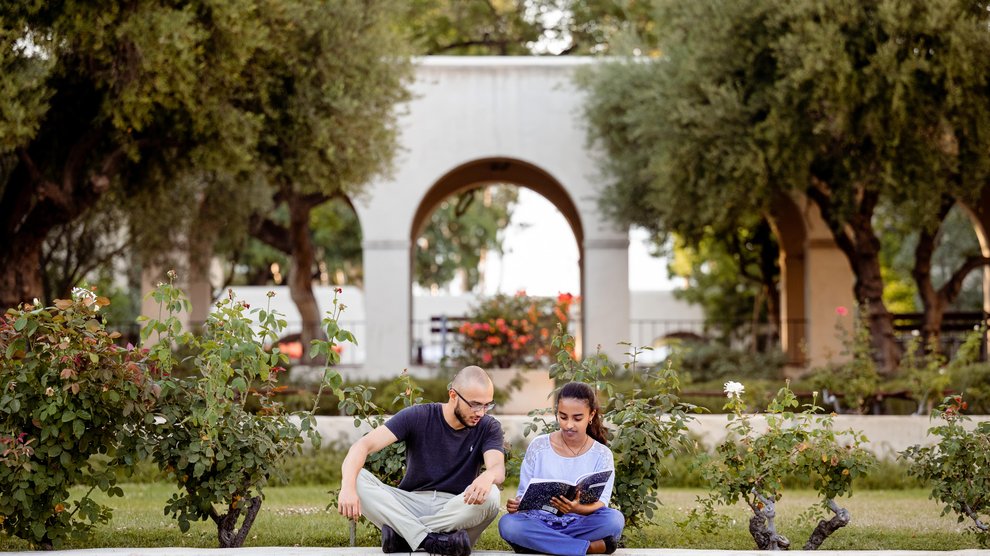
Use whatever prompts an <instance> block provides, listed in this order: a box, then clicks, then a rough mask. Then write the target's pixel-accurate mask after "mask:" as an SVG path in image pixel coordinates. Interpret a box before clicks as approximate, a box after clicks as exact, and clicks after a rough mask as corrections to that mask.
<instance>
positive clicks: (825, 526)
mask: <svg viewBox="0 0 990 556" xmlns="http://www.w3.org/2000/svg"><path fill="white" fill-rule="evenodd" d="M828 507H829V509H830V510H832V511H833V512H834V513H835V515H834V516H832V519H829V520H827V521H826V520H824V519H822V520H820V521H819V522H818V526H816V527H815V530H814V531H812V532H811V536H810V537H808V542H807V543H806V544H805V545H804V549H805V550H818V547H820V546H821V545H822V543H823V542H825V539H827V538H828V536H829V535H831V534H832V533H834V532H836V531H838V530H839V529H840V528H842V527H845V526H846V525H849V522H850V521H851V520H852V518H851V517H850V515H849V510H847V509H845V508H840V507H839V505H838V504H836V503H835V500H829V501H828Z"/></svg>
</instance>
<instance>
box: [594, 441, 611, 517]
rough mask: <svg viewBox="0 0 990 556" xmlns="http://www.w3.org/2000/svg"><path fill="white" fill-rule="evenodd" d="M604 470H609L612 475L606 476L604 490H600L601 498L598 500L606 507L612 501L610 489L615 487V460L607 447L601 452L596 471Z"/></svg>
mask: <svg viewBox="0 0 990 556" xmlns="http://www.w3.org/2000/svg"><path fill="white" fill-rule="evenodd" d="M605 469H611V470H612V474H611V475H609V476H608V481H606V482H605V489H604V490H602V497H601V498H600V499H599V500H601V501H602V503H603V504H605V506H606V507H608V503H609V501H610V500H611V499H612V488H613V487H614V486H615V458H613V457H612V450H609V449H608V448H607V447H606V448H605V449H604V450H602V457H601V459H599V460H598V469H596V471H604V470H605Z"/></svg>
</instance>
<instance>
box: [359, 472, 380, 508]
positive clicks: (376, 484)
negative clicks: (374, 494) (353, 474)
mask: <svg viewBox="0 0 990 556" xmlns="http://www.w3.org/2000/svg"><path fill="white" fill-rule="evenodd" d="M383 485H384V483H382V482H381V481H379V480H378V477H375V476H374V474H372V473H371V471H368V470H367V469H361V471H359V472H358V476H357V481H355V490H356V491H357V495H358V498H360V499H361V500H362V501H363V500H365V499H366V498H367V497H368V495H369V493H370V492H371V491H373V490H377V489H379V488H381V487H382V486H383Z"/></svg>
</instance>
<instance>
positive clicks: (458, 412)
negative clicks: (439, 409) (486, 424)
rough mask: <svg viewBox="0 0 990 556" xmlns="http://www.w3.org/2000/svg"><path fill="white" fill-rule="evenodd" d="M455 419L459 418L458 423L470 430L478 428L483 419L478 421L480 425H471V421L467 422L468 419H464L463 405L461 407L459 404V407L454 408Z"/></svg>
mask: <svg viewBox="0 0 990 556" xmlns="http://www.w3.org/2000/svg"><path fill="white" fill-rule="evenodd" d="M454 417H457V421H458V422H459V423H460V424H462V425H464V426H465V427H469V428H474V427H477V426H478V423H480V422H481V419H479V420H478V423H474V424H471V422H470V421H468V420H467V419H466V418H465V417H464V414H463V413H461V405H460V404H457V406H455V407H454Z"/></svg>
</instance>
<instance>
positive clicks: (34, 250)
mask: <svg viewBox="0 0 990 556" xmlns="http://www.w3.org/2000/svg"><path fill="white" fill-rule="evenodd" d="M44 239H45V238H44V236H41V237H23V235H21V237H14V238H5V241H6V245H4V246H2V247H0V311H5V310H7V309H8V308H10V307H16V306H17V305H18V304H20V303H24V302H31V301H32V300H33V299H34V298H36V297H37V298H41V297H43V296H44V290H45V286H44V280H43V278H42V274H41V244H42V242H43V241H44Z"/></svg>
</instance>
